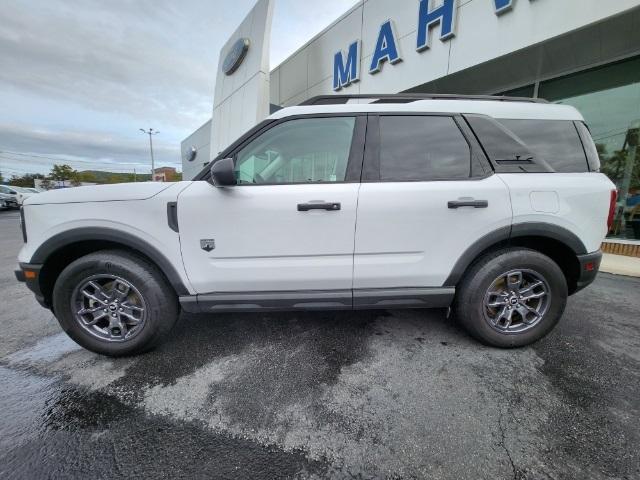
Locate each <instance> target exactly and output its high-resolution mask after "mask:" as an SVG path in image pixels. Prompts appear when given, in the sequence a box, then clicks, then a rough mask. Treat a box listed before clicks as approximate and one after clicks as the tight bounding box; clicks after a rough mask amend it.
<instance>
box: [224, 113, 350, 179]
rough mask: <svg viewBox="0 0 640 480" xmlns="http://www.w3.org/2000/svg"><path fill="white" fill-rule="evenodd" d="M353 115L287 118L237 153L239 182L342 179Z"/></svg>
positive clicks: (236, 167)
mask: <svg viewBox="0 0 640 480" xmlns="http://www.w3.org/2000/svg"><path fill="white" fill-rule="evenodd" d="M355 120H356V119H355V117H327V118H304V119H298V120H290V121H288V122H284V123H281V124H280V125H276V126H275V127H273V128H271V129H269V130H267V131H266V132H265V133H263V134H262V135H260V136H259V137H258V138H256V139H254V140H252V141H251V142H250V143H249V144H248V145H246V146H245V147H244V148H243V149H242V150H240V151H239V152H238V154H237V155H236V161H235V170H236V179H237V180H238V184H274V183H275V184H277V183H314V182H343V181H344V180H345V175H346V171H347V163H348V161H349V152H350V150H351V141H352V138H353V130H354V125H355Z"/></svg>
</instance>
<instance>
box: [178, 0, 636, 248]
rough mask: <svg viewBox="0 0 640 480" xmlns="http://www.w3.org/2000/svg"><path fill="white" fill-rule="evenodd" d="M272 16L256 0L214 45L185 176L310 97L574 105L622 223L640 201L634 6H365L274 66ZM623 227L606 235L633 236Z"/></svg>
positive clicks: (429, 2) (504, 1)
mask: <svg viewBox="0 0 640 480" xmlns="http://www.w3.org/2000/svg"><path fill="white" fill-rule="evenodd" d="M272 9H273V5H272V1H271V0H259V1H258V2H257V3H256V6H255V7H254V9H253V10H252V11H251V12H250V13H249V15H248V16H247V18H246V19H245V21H244V22H243V23H242V25H240V27H239V28H238V30H237V31H236V32H235V33H234V34H233V35H232V36H231V38H230V39H229V41H228V42H227V44H226V45H225V46H224V47H223V48H222V50H221V55H220V66H219V69H218V71H217V72H215V76H216V79H215V81H216V87H215V95H214V101H213V111H212V119H211V120H210V121H208V122H207V123H205V124H204V125H202V126H201V127H200V128H199V129H198V130H196V131H195V132H194V133H193V134H192V135H190V136H189V137H187V138H186V139H185V140H184V141H183V142H182V156H183V159H182V161H183V172H184V173H183V175H184V178H185V179H188V178H193V176H194V175H195V174H196V173H197V172H199V171H200V170H201V169H202V168H203V166H204V165H206V164H207V163H208V162H209V161H210V160H211V159H213V158H215V157H216V156H217V154H218V152H220V151H221V150H223V149H224V147H226V146H227V145H229V144H230V143H231V142H232V141H233V140H234V139H235V138H237V137H239V136H240V135H241V134H242V133H243V132H244V131H246V130H247V129H249V128H250V127H251V126H253V125H254V124H256V123H257V122H259V121H261V120H262V119H264V118H265V117H266V116H268V115H269V112H272V111H274V109H277V108H280V107H286V106H291V105H296V104H299V103H301V102H303V101H305V100H307V99H309V98H311V97H314V96H317V95H327V94H337V95H351V94H374V93H377V94H383V93H399V92H415V93H447V94H488V95H509V96H522V97H534V98H543V99H546V100H548V101H550V102H556V103H562V104H568V105H573V106H575V107H577V108H578V109H579V110H580V112H581V113H582V115H583V116H584V117H585V119H586V121H587V124H588V125H589V127H590V129H591V133H592V135H593V137H594V140H595V142H596V144H597V147H598V151H599V153H600V155H601V162H602V170H603V171H604V172H605V173H607V174H608V175H609V176H610V177H611V178H612V180H613V181H614V182H615V183H616V184H617V185H618V187H619V188H620V189H622V190H624V191H625V192H626V191H628V192H629V194H628V198H624V199H622V200H621V203H620V206H619V207H620V209H621V211H620V215H623V216H626V217H625V218H626V219H627V220H629V219H630V216H631V215H633V214H635V212H634V207H635V205H640V201H639V200H640V195H638V191H639V190H640V152H639V151H638V150H640V149H637V148H636V144H637V142H638V129H639V128H640V0H606V1H603V0H421V1H420V0H362V1H360V2H358V4H357V5H355V6H354V7H353V8H351V9H350V10H349V11H347V12H345V13H344V14H343V15H342V16H340V17H339V18H338V19H336V20H335V21H334V22H333V23H332V24H331V25H329V26H328V27H327V28H326V29H324V30H323V31H322V32H320V33H319V34H318V35H316V36H315V37H313V38H312V39H310V40H309V41H308V42H307V43H306V44H305V45H303V46H302V47H300V48H299V49H298V50H297V51H296V52H295V53H293V54H292V55H291V56H290V57H289V58H287V59H286V60H284V61H283V62H282V63H281V64H280V65H279V66H277V67H275V68H274V69H270V67H269V60H268V59H269V43H270V41H269V40H270V28H271V14H272ZM213 76H214V75H213V74H212V81H213ZM352 101H357V100H352ZM636 202H638V203H636ZM635 210H637V219H638V221H640V206H639V207H638V208H637V209H635ZM627 223H628V224H630V223H632V222H627ZM624 224H625V222H623V227H622V229H621V230H624V231H621V230H620V229H619V230H618V231H615V230H614V234H616V235H618V236H620V237H629V238H631V237H633V233H632V232H633V230H632V229H630V228H625V227H624Z"/></svg>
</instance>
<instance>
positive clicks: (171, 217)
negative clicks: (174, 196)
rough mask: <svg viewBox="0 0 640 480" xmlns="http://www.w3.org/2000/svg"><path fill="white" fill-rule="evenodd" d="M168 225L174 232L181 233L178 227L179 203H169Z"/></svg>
mask: <svg viewBox="0 0 640 480" xmlns="http://www.w3.org/2000/svg"><path fill="white" fill-rule="evenodd" d="M167 223H168V224H169V228H170V229H171V230H173V231H174V232H176V233H177V232H179V231H180V228H179V227H178V202H169V203H167Z"/></svg>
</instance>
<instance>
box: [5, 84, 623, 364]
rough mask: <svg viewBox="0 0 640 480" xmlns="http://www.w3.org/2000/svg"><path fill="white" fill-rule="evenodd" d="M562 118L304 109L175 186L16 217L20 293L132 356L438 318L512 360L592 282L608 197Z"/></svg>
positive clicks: (263, 127) (89, 344) (544, 113)
mask: <svg viewBox="0 0 640 480" xmlns="http://www.w3.org/2000/svg"><path fill="white" fill-rule="evenodd" d="M598 169H599V160H598V154H597V152H596V148H595V146H594V143H593V140H592V139H591V136H590V134H589V131H588V129H587V127H586V125H585V124H584V120H583V118H582V116H581V115H580V113H578V111H577V110H575V109H574V108H572V107H570V106H565V105H555V104H549V103H546V102H544V101H541V100H531V99H518V98H507V97H469V96H467V97H452V96H442V95H440V96H438V95H429V96H427V95H390V96H389V95H374V96H372V95H368V96H364V95H360V96H323V97H316V98H313V99H311V100H308V101H307V102H305V103H303V104H302V105H299V106H295V107H290V108H284V109H282V110H280V111H278V112H276V113H274V114H273V115H271V116H270V117H269V118H268V119H266V120H265V121H264V122H262V123H260V124H259V125H257V126H256V127H255V128H253V129H252V130H251V131H249V132H247V133H246V134H245V135H243V136H242V137H241V138H240V139H238V140H237V141H236V142H235V143H233V144H232V145H231V146H229V147H228V148H227V149H226V150H224V151H223V152H221V153H220V154H219V155H218V157H217V158H215V159H214V160H213V161H212V162H211V165H210V168H208V167H207V168H205V169H204V170H203V171H202V172H201V173H200V174H199V175H198V176H197V177H196V178H195V179H194V180H193V181H183V182H177V183H139V184H122V185H105V186H98V187H79V188H72V189H66V190H62V191H56V192H47V193H42V194H40V195H35V196H33V197H31V198H29V199H27V200H26V201H25V202H24V207H23V209H22V211H21V213H22V230H23V234H24V241H25V244H24V246H23V248H22V250H21V251H20V254H19V263H20V268H19V269H18V270H17V271H16V276H17V278H18V279H19V280H21V281H25V282H26V284H27V286H28V287H29V288H30V289H31V290H32V291H33V292H34V293H35V295H36V298H37V299H38V301H39V302H40V303H41V304H42V305H43V306H45V307H46V308H50V309H51V310H52V311H53V313H54V314H55V316H56V317H57V319H58V321H59V322H60V325H61V326H62V328H63V329H64V330H65V331H66V332H67V333H68V334H69V335H70V336H71V337H72V338H73V339H74V340H75V341H76V342H78V343H79V344H80V345H82V346H83V347H85V348H87V349H89V350H92V351H94V352H99V353H102V354H107V355H125V354H132V353H138V352H142V351H144V350H147V349H149V348H151V347H153V346H154V345H156V344H157V343H158V342H159V341H160V340H161V339H162V338H163V336H165V335H166V334H167V332H168V331H169V330H170V329H171V328H172V326H173V325H174V323H175V322H176V319H177V318H178V314H179V312H180V309H181V308H182V309H183V310H185V311H188V312H225V311H226V312H228V311H265V310H316V309H366V308H401V307H440V308H446V307H451V309H452V310H451V312H452V314H453V316H454V318H456V319H458V320H459V321H460V322H461V324H462V325H463V326H464V327H465V328H466V329H467V330H468V332H469V333H470V334H471V335H473V336H474V337H475V338H477V339H478V340H480V341H482V342H484V343H486V344H489V345H493V346H497V347H516V346H521V345H527V344H530V343H531V342H534V341H536V340H538V339H540V338H541V337H543V336H544V335H546V334H547V333H548V332H549V331H550V330H551V329H552V328H553V327H554V325H555V324H556V323H557V322H558V320H559V319H560V317H561V315H562V313H563V310H564V308H565V304H566V302H567V296H568V295H571V294H573V293H575V292H577V291H578V290H580V289H582V288H584V287H585V286H587V285H588V284H589V283H591V282H592V281H593V280H594V278H595V276H596V273H597V271H598V268H599V264H600V259H601V253H600V251H599V248H600V244H601V242H602V240H603V238H604V236H605V234H606V232H607V229H608V227H607V224H608V222H609V223H610V222H611V219H612V213H613V208H614V206H615V195H616V192H615V187H614V185H613V184H612V183H611V181H609V179H607V177H606V176H605V175H603V174H601V173H598Z"/></svg>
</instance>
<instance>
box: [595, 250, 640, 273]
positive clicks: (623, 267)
mask: <svg viewBox="0 0 640 480" xmlns="http://www.w3.org/2000/svg"><path fill="white" fill-rule="evenodd" d="M600 271H601V272H606V273H613V274H615V275H627V276H629V277H640V258H638V257H627V256H625V255H614V254H612V253H605V254H603V255H602V263H601V264H600Z"/></svg>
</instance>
